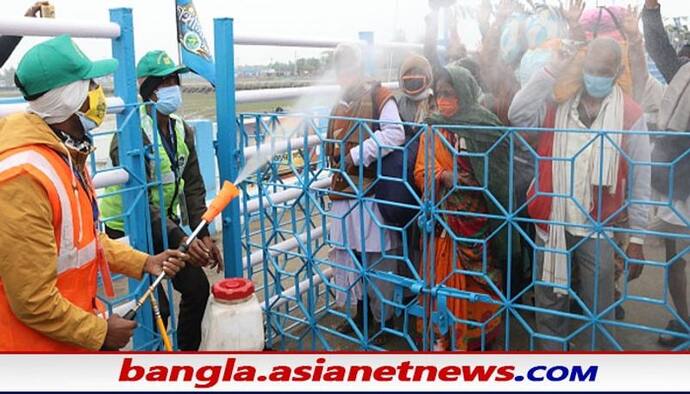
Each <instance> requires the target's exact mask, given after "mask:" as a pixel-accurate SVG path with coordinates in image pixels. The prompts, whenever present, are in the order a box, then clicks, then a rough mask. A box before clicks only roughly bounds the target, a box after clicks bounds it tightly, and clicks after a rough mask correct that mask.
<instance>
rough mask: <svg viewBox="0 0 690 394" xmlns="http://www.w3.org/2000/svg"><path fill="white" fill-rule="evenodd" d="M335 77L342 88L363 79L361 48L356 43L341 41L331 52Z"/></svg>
mask: <svg viewBox="0 0 690 394" xmlns="http://www.w3.org/2000/svg"><path fill="white" fill-rule="evenodd" d="M333 65H334V68H335V78H336V80H337V82H338V85H340V87H341V88H342V89H344V90H347V89H348V88H351V87H353V86H355V85H357V84H359V83H360V82H361V81H362V80H363V79H364V67H363V63H362V50H361V49H360V48H359V46H358V45H357V44H350V43H341V44H338V46H337V47H336V48H335V52H334V53H333Z"/></svg>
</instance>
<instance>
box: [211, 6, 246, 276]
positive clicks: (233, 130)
mask: <svg viewBox="0 0 690 394" xmlns="http://www.w3.org/2000/svg"><path fill="white" fill-rule="evenodd" d="M232 23H233V20H232V18H216V19H214V20H213V36H214V40H215V42H214V44H215V45H214V46H215V51H214V55H215V58H216V120H217V122H218V151H217V156H218V169H219V172H220V180H221V183H222V182H223V181H230V182H233V181H234V180H235V179H237V173H238V167H239V158H240V156H239V154H240V151H239V145H238V143H237V133H238V130H237V122H236V119H235V112H236V111H235V54H234V45H233V28H232ZM239 200H240V199H239V198H236V199H234V200H233V201H232V202H231V203H230V205H229V206H228V207H227V208H226V209H225V210H223V257H224V260H225V277H226V278H230V277H240V276H242V242H241V236H242V233H241V230H240V201H239Z"/></svg>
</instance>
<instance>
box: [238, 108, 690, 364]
mask: <svg viewBox="0 0 690 394" xmlns="http://www.w3.org/2000/svg"><path fill="white" fill-rule="evenodd" d="M248 120H251V121H248ZM329 120H333V118H330V117H324V116H313V115H292V114H291V115H283V114H241V115H240V116H239V122H238V124H239V125H240V138H241V140H242V141H243V143H242V144H241V146H242V154H243V156H248V157H249V160H251V158H252V157H253V156H252V154H251V153H249V152H256V151H262V150H266V149H268V151H269V152H271V154H269V155H267V156H269V157H268V159H267V162H266V164H265V165H263V166H260V168H259V170H258V172H257V173H256V174H255V175H254V176H252V177H250V178H249V179H248V180H247V181H246V182H244V183H243V184H242V185H240V186H241V187H242V188H243V189H244V190H245V191H248V190H255V192H250V193H247V194H245V196H244V197H243V201H242V202H241V207H242V208H241V209H242V224H243V227H242V233H243V237H242V251H243V253H244V269H245V270H244V272H245V275H246V276H247V277H249V278H251V279H252V280H253V281H254V282H255V283H256V284H257V285H258V286H257V288H258V290H257V295H258V296H259V297H260V298H261V299H262V302H263V305H264V309H265V313H266V328H267V337H266V341H267V345H268V346H270V347H274V348H277V349H324V350H337V349H360V350H366V349H371V350H384V349H412V350H422V349H423V350H433V349H449V350H530V349H566V350H568V349H570V350H574V349H581V350H596V349H612V350H632V349H637V350H639V349H659V348H660V347H658V346H657V345H656V337H657V336H658V335H659V334H664V335H666V336H669V337H671V338H673V337H675V338H677V339H678V340H677V341H676V344H675V345H674V346H673V347H672V348H673V349H675V350H682V349H687V348H688V346H690V336H689V334H688V325H687V323H684V322H683V316H682V312H678V311H677V310H676V309H675V307H674V306H673V303H672V302H671V300H670V298H671V295H670V289H669V278H670V276H669V273H670V272H674V273H676V274H677V273H678V272H680V274H682V275H686V274H685V273H684V271H683V270H682V269H679V267H681V266H682V265H684V263H683V260H682V259H681V257H682V255H683V254H684V253H687V251H688V250H687V249H688V248H687V247H682V248H681V249H682V250H678V251H677V252H678V253H676V254H675V255H673V256H668V257H665V256H664V255H663V253H660V252H662V251H661V250H660V249H659V247H658V246H654V245H652V246H647V247H646V249H645V251H648V252H650V253H651V254H650V255H649V256H646V258H644V259H643V260H637V259H635V258H633V257H631V256H628V255H627V252H628V251H630V250H631V249H629V248H628V246H627V244H628V243H629V241H628V240H626V238H628V239H629V238H630V237H635V236H637V237H643V238H649V239H650V240H649V241H648V242H652V240H651V237H653V236H656V237H659V236H662V237H666V238H667V239H675V240H678V241H685V240H687V239H689V238H690V237H689V236H688V235H687V234H688V232H687V229H688V226H687V225H688V224H689V223H688V219H687V218H684V219H683V223H685V226H679V227H677V228H676V229H675V230H674V231H671V232H669V231H659V230H656V229H651V228H647V229H639V228H631V227H630V225H629V224H625V222H623V221H619V220H618V219H621V218H622V217H623V216H624V214H625V212H626V211H627V210H629V209H631V208H633V207H638V208H639V207H648V208H649V207H652V208H654V207H659V206H666V207H667V208H669V209H672V210H673V209H674V208H672V207H673V205H672V204H671V203H670V202H669V201H658V198H657V197H654V198H653V197H652V196H651V194H648V195H645V197H644V198H642V199H640V198H639V196H637V195H633V190H639V189H635V188H634V187H633V186H634V185H635V182H636V181H638V180H639V179H643V178H644V179H647V181H646V182H648V179H649V178H648V175H649V172H650V171H651V168H652V167H660V166H663V165H662V164H659V163H651V162H650V161H649V160H648V159H646V160H640V159H639V158H633V157H631V155H630V148H629V147H630V140H629V139H630V138H633V137H632V136H634V135H641V136H644V137H646V136H648V135H650V134H651V135H652V136H653V137H654V138H655V139H657V140H658V138H660V137H661V136H667V135H668V133H654V132H651V133H647V132H645V133H642V132H625V133H623V134H622V133H621V132H615V131H607V132H604V131H587V130H557V131H555V133H556V134H557V135H568V136H571V135H573V136H575V135H579V136H580V138H579V140H580V141H581V144H582V146H581V147H580V148H579V149H577V150H576V152H572V154H570V155H565V156H563V157H556V158H554V159H550V158H547V157H539V156H538V154H537V149H536V147H535V146H531V145H529V143H528V141H534V140H535V139H539V138H544V136H545V135H547V134H549V133H551V132H554V131H553V130H537V129H534V130H520V131H517V130H514V129H493V128H482V127H467V126H463V128H462V129H460V128H457V127H453V126H438V127H436V126H435V127H429V126H426V125H414V127H416V130H417V132H416V135H415V137H413V139H418V140H420V141H421V140H423V141H425V143H424V144H423V146H424V147H425V149H424V150H423V151H422V150H420V152H419V155H420V156H419V157H418V158H417V162H418V164H417V167H418V168H417V171H416V176H415V179H402V180H400V182H403V183H405V184H407V185H408V186H410V187H419V188H420V195H419V201H418V203H417V205H416V208H417V209H418V211H419V212H418V215H417V218H416V219H415V220H413V221H411V222H410V223H408V224H407V225H405V226H402V227H396V226H392V225H390V224H387V223H386V222H385V221H383V220H381V218H380V215H378V213H377V208H375V206H377V205H381V204H388V205H391V204H392V205H396V203H391V202H390V201H381V200H379V199H377V198H376V195H375V194H372V193H370V192H371V191H373V190H374V189H375V187H376V182H380V181H381V180H386V179H389V177H385V176H383V175H382V173H381V168H382V167H381V165H380V163H381V161H380V160H379V161H378V162H375V163H374V164H372V167H373V168H374V169H375V172H376V175H375V177H374V178H375V179H377V180H376V181H374V183H373V184H372V185H365V184H364V182H363V180H362V177H361V175H363V169H362V168H361V167H360V168H359V170H358V171H359V172H358V173H353V175H348V174H347V173H346V172H345V171H344V168H337V166H336V167H333V166H332V165H331V164H332V163H329V161H328V159H327V156H326V151H327V150H328V147H329V145H331V146H338V145H340V147H341V148H342V142H341V141H338V140H333V139H328V138H327V136H326V133H325V126H326V125H327V124H328V121H329ZM352 124H353V126H352V129H351V130H349V132H350V134H352V133H357V134H359V135H358V141H359V142H361V141H363V140H365V139H367V138H372V136H373V135H374V134H373V132H372V130H371V128H370V123H369V122H368V121H367V120H364V119H355V120H353V122H352ZM408 126H412V125H408ZM480 135H482V136H485V137H486V138H478V136H480ZM679 135H680V134H677V133H676V134H674V136H675V137H676V138H678V136H679ZM619 136H620V138H619ZM470 138H475V139H476V140H481V141H484V142H483V145H482V144H477V143H476V141H469V139H470ZM298 140H301V141H302V143H301V144H299V145H298V144H296V143H295V142H296V141H298ZM374 140H375V138H374ZM645 140H646V138H642V139H639V140H637V141H635V142H636V143H638V142H640V141H642V142H644V141H645ZM250 141H251V142H250ZM487 141H488V142H487ZM689 141H690V140H689ZM360 146H361V144H360ZM482 146H483V148H481V149H479V150H477V148H476V147H482ZM268 147H273V148H272V149H270V148H268ZM468 147H470V148H468ZM471 147H474V150H472V148H471ZM604 147H606V148H607V150H606V152H607V154H611V152H616V153H617V155H618V156H620V157H621V158H622V162H624V163H625V167H627V173H624V174H623V175H622V176H625V177H626V178H625V181H624V182H621V183H620V184H621V185H624V186H622V187H624V189H625V190H624V192H625V195H626V198H625V200H624V201H623V204H622V205H621V206H616V207H615V209H613V210H609V211H612V212H608V211H607V212H608V214H607V216H605V217H603V216H602V215H601V214H602V212H604V211H605V210H606V209H605V208H608V207H605V206H603V205H602V204H603V203H601V201H602V198H603V194H604V191H603V189H602V188H598V189H597V191H596V193H595V192H593V195H594V194H596V196H597V199H595V200H594V201H598V203H595V204H594V206H588V205H587V203H585V202H583V201H580V200H579V198H580V196H579V194H578V193H579V192H578V191H577V190H578V189H576V188H575V187H574V183H573V182H574V179H569V180H568V181H567V182H566V184H564V185H560V186H559V187H560V188H561V189H563V190H561V191H559V192H558V193H554V192H553V191H550V190H539V188H537V189H536V194H535V195H534V196H531V197H530V198H527V197H526V196H525V195H524V194H525V193H524V191H525V189H526V188H527V186H526V185H525V184H524V183H525V181H524V179H527V180H528V181H529V180H530V179H532V178H536V177H538V175H539V172H540V165H539V164H540V163H541V162H543V161H549V162H563V163H566V167H568V168H576V165H577V166H579V165H580V164H578V163H580V161H582V160H584V159H585V158H586V157H592V158H593V157H595V156H597V155H600V156H602V157H603V152H604ZM379 148H380V149H381V150H384V149H389V150H396V149H397V150H404V147H386V146H381V145H380V144H379ZM518 150H519V151H521V152H523V154H522V159H523V162H520V161H516V160H515V156H516V151H518ZM300 152H310V154H309V157H310V160H309V161H308V163H309V164H308V165H307V161H306V160H305V162H304V163H295V161H294V158H295V157H297V156H299V155H298V154H299V153H300ZM405 152H406V154H407V151H405ZM524 152H527V153H528V156H529V157H530V158H531V160H529V159H528V160H527V161H528V162H529V161H531V164H529V163H528V164H527V165H526V164H525V163H524ZM273 154H275V155H273ZM302 156H304V153H302ZM443 156H445V157H446V159H448V158H449V160H450V161H449V163H450V164H448V163H439V161H440V160H441V161H442V160H443V159H440V158H441V157H443ZM683 158H684V156H680V157H677V158H676V159H675V160H674V162H672V163H671V164H667V165H666V166H670V165H677V164H678V163H679V162H680V161H681V160H682V159H683ZM600 162H601V163H602V164H601V165H602V166H603V161H600ZM498 163H500V164H498ZM440 164H444V165H446V166H447V165H450V167H449V168H447V169H448V170H449V172H450V173H452V181H451V183H450V184H449V185H443V184H441V183H439V181H438V177H437V175H438V173H437V172H436V170H437V168H438V166H439V165H440ZM577 168H582V167H577ZM568 171H570V170H568ZM568 171H567V172H568ZM501 172H502V173H503V177H504V178H505V188H503V189H502V188H500V187H497V182H495V181H494V179H493V178H494V177H498V176H500V174H501ZM525 173H527V174H531V175H529V176H525ZM645 173H646V174H647V175H644V174H645ZM592 174H593V175H591V176H590V178H588V179H590V181H592V182H593V183H594V184H602V182H603V178H602V177H603V175H602V174H603V171H602V170H601V168H599V169H596V168H593V169H592ZM354 175H360V177H357V176H354ZM333 176H340V177H342V178H343V179H344V180H345V181H346V183H347V184H348V185H349V186H350V187H351V189H353V190H350V191H349V192H345V193H343V192H335V191H333V190H331V183H330V177H333ZM645 177H646V178H645ZM409 183H415V185H410V184H409ZM669 187H670V188H671V190H673V187H674V185H673V182H671V183H670V185H669ZM649 189H651V186H650V187H649ZM636 193H638V191H636ZM671 194H672V193H671ZM338 197H348V198H349V201H350V202H349V203H347V204H349V205H347V207H346V208H345V209H343V208H342V207H343V206H344V205H343V204H342V202H338V203H337V205H338V207H336V209H334V207H335V206H336V204H335V202H337V201H342V200H338ZM542 197H552V198H553V199H554V200H559V199H560V200H562V202H563V203H565V204H570V205H568V207H569V208H568V209H569V210H574V211H573V212H580V213H581V214H582V215H581V219H582V220H581V221H579V222H573V219H572V218H571V217H570V216H568V217H567V218H568V220H566V219H565V218H563V219H561V220H552V219H550V217H547V218H546V219H536V218H532V217H530V215H529V214H528V212H527V211H528V207H529V206H531V205H533V204H534V203H535V201H537V200H536V199H538V198H542ZM334 199H335V200H334ZM655 199H656V200H655ZM633 209H634V208H633ZM676 211H677V210H676ZM681 214H682V213H681ZM654 215H656V213H655V214H654ZM571 216H572V215H571ZM574 217H578V216H574ZM681 217H682V216H681ZM614 219H616V220H614ZM578 220H579V219H578ZM343 224H344V225H345V228H344V231H341V233H344V234H347V235H354V236H356V237H358V238H359V241H358V242H359V244H356V243H352V242H350V241H349V240H348V239H344V240H343V239H334V238H333V237H332V235H334V233H333V232H332V230H333V226H342V225H343ZM540 225H549V226H553V227H554V228H558V227H561V228H564V229H566V234H568V235H567V237H568V238H567V243H566V244H565V249H560V248H554V246H553V245H552V244H549V243H546V242H544V241H542V240H540V236H539V235H535V234H534V226H540ZM347 226H350V227H347ZM365 226H366V227H365ZM574 229H579V230H580V231H576V230H574ZM679 229H680V230H679ZM568 231H572V232H573V233H574V234H582V235H579V236H571V235H570V232H568ZM357 233H359V236H358V235H357ZM376 233H378V234H376ZM384 233H388V236H389V237H390V236H391V235H393V236H395V237H397V238H398V239H399V244H398V245H397V247H391V248H389V249H388V250H387V251H385V252H383V253H379V254H375V253H360V252H358V251H357V250H367V248H366V245H365V243H366V242H369V241H370V240H371V239H376V238H384V237H385V235H384ZM684 244H686V243H684ZM499 245H500V246H499ZM334 250H335V251H337V252H336V254H334ZM549 252H555V253H560V254H562V255H564V256H566V260H565V262H566V266H565V267H566V271H565V272H566V277H565V282H560V281H555V282H554V280H551V279H548V278H547V277H546V276H545V273H544V272H543V270H542V268H543V264H542V259H543V256H544V255H545V254H548V253H549ZM337 253H340V255H339V256H338V255H337ZM588 257H589V260H588ZM640 264H641V265H644V266H645V267H646V268H645V270H646V271H648V272H647V273H645V276H643V278H642V279H637V280H633V279H632V278H631V277H630V275H631V270H633V269H634V267H635V266H637V265H640ZM614 266H615V267H618V268H613V267H614ZM258 268H261V269H260V270H259V269H258ZM681 268H682V267H681ZM578 269H579V270H578ZM652 271H653V272H652ZM336 277H337V280H336ZM578 278H579V279H580V282H578V281H577V279H578ZM671 280H673V279H671ZM583 281H590V282H591V283H590V282H587V283H583ZM554 288H555V289H560V290H562V291H556V292H555V293H554V290H553V289H554ZM561 292H562V293H564V295H563V296H561V295H560V293H561ZM588 292H589V293H588ZM595 294H597V295H595ZM356 298H360V299H361V300H362V303H363V305H360V306H359V310H358V311H357V309H358V308H357V305H356ZM535 298H536V302H535V301H534V300H535ZM337 301H338V302H337ZM371 306H373V309H372V308H371ZM621 307H623V308H625V309H626V310H628V314H627V318H626V317H622V316H618V311H619V310H620V308H621ZM681 307H682V306H681ZM370 309H371V313H362V311H368V310H370ZM652 309H653V311H652ZM630 311H633V312H634V313H631V312H630ZM357 315H359V316H360V317H362V316H363V320H364V321H359V318H358V317H357ZM668 319H675V320H677V321H678V322H679V323H678V327H677V328H673V329H667V328H666V323H667V321H668Z"/></svg>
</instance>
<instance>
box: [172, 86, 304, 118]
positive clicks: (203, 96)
mask: <svg viewBox="0 0 690 394" xmlns="http://www.w3.org/2000/svg"><path fill="white" fill-rule="evenodd" d="M182 102H183V108H182V115H183V116H184V117H185V118H186V119H211V120H213V121H215V120H216V98H215V96H214V94H213V93H184V94H183V95H182ZM295 102H296V100H277V101H266V102H262V103H250V104H240V105H238V106H237V112H238V113H240V112H272V111H274V110H275V109H276V107H282V108H283V109H289V108H290V107H291V106H292V105H293V104H294V103H295Z"/></svg>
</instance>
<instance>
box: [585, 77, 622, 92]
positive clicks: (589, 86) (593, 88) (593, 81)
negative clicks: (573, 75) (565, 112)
mask: <svg viewBox="0 0 690 394" xmlns="http://www.w3.org/2000/svg"><path fill="white" fill-rule="evenodd" d="M583 80H584V82H585V89H586V90H587V94H589V95H590V96H592V97H594V98H604V97H606V96H608V95H609V94H610V93H611V90H613V84H614V83H615V82H616V77H595V76H594V75H590V74H587V73H585V74H584V78H583Z"/></svg>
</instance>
